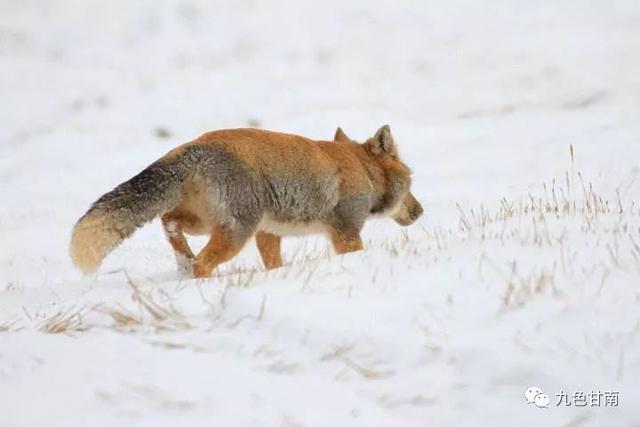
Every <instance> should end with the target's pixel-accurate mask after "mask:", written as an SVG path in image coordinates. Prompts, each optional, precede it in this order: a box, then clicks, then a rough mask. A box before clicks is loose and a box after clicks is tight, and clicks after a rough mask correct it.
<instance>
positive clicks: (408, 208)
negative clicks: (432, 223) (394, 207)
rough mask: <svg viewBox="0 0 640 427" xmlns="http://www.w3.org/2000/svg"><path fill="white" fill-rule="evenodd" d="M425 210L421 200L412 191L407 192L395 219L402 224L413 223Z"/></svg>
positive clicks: (394, 216)
mask: <svg viewBox="0 0 640 427" xmlns="http://www.w3.org/2000/svg"><path fill="white" fill-rule="evenodd" d="M423 212H424V209H422V205H421V204H420V202H419V201H418V200H417V199H416V198H415V197H414V196H413V194H411V193H407V194H406V196H404V198H403V199H402V204H401V205H400V208H399V209H398V211H397V212H396V213H395V214H394V215H393V219H394V220H395V221H396V222H397V223H398V224H400V225H402V226H407V225H411V224H413V223H414V222H416V220H417V219H418V218H420V216H421V215H422V213H423Z"/></svg>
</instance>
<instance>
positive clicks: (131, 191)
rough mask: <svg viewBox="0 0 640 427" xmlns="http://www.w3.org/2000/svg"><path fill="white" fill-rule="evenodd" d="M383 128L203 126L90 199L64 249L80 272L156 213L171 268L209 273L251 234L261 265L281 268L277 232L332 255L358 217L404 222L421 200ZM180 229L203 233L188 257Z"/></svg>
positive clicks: (352, 246)
mask: <svg viewBox="0 0 640 427" xmlns="http://www.w3.org/2000/svg"><path fill="white" fill-rule="evenodd" d="M410 185H411V173H410V170H409V168H408V167H407V166H406V165H405V164H404V163H402V161H400V158H399V157H398V151H397V149H396V144H395V142H394V140H393V137H392V135H391V130H390V128H389V126H387V125H385V126H382V127H381V128H380V129H379V130H378V131H377V132H376V133H375V135H374V136H373V137H371V138H369V139H368V140H367V141H365V142H364V143H358V142H355V141H353V140H351V139H350V138H348V137H347V136H346V134H345V133H344V132H343V131H342V129H340V128H338V129H337V131H336V133H335V137H334V141H313V140H310V139H308V138H305V137H302V136H297V135H290V134H286V133H278V132H270V131H266V130H259V129H229V130H217V131H212V132H207V133H205V134H203V135H202V136H200V137H199V138H197V139H196V140H194V141H191V142H188V143H186V144H183V145H181V146H179V147H177V148H175V149H173V150H171V151H169V152H168V153H167V154H166V155H164V156H163V157H161V158H160V159H159V160H157V161H155V162H154V163H152V164H151V165H149V166H148V167H147V168H146V169H144V170H143V171H142V172H140V173H139V174H138V175H136V176H134V177H133V178H131V179H130V180H128V181H126V182H124V183H122V184H120V185H118V186H117V187H116V188H115V189H114V190H112V191H110V192H108V193H106V194H104V195H103V196H102V197H100V198H99V199H98V200H97V201H96V202H95V203H93V204H92V205H91V207H90V208H89V210H88V211H87V213H85V214H84V215H83V216H82V217H81V218H80V220H79V221H78V222H77V223H76V225H75V226H74V228H73V233H72V237H71V245H70V253H71V258H72V260H73V262H74V264H75V265H76V266H77V267H78V268H79V269H80V270H82V271H83V272H87V273H88V272H93V271H95V270H97V269H98V267H99V266H100V263H101V262H102V260H103V259H104V258H105V257H106V256H107V255H108V254H109V253H110V252H111V251H112V250H113V249H114V248H115V247H116V246H118V245H119V244H120V243H121V242H122V241H123V240H124V239H126V238H127V237H129V236H131V235H132V234H133V232H134V231H135V230H136V228H138V227H141V226H142V225H144V224H145V223H147V222H149V221H151V220H152V219H154V218H156V217H157V216H160V218H161V221H162V226H163V228H164V231H165V234H166V236H167V239H168V240H169V243H170V244H171V246H172V247H173V250H174V252H175V254H176V258H177V261H178V267H179V268H180V269H183V270H186V271H187V272H188V273H190V274H192V275H193V276H195V277H209V276H211V273H212V272H213V270H214V269H215V268H216V266H218V265H219V264H220V263H222V262H225V261H228V260H230V259H231V258H233V257H234V256H235V255H236V254H237V253H238V252H239V251H240V250H241V249H242V247H243V246H244V244H245V243H246V242H247V240H248V239H250V238H251V237H252V236H254V235H255V237H256V243H257V246H258V250H259V252H260V255H261V257H262V260H263V263H264V265H265V267H266V268H267V269H271V268H276V267H280V266H281V265H282V257H281V254H280V239H281V236H286V235H299V234H307V233H325V234H327V235H328V236H329V238H330V239H331V242H332V244H333V247H334V249H335V251H336V252H337V253H338V254H344V253H347V252H352V251H357V250H360V249H362V248H363V246H362V240H361V238H360V230H361V229H362V227H363V225H364V223H365V221H366V220H367V218H370V217H372V216H376V215H382V216H391V217H392V218H393V219H394V220H395V221H396V222H397V223H399V224H400V225H403V226H406V225H410V224H412V223H413V222H415V221H416V219H418V217H419V216H420V215H421V214H422V206H421V205H420V203H419V202H418V201H417V200H416V198H415V197H414V196H413V195H412V194H411V192H410ZM185 233H187V234H191V235H209V236H210V239H209V241H208V243H207V244H206V245H205V246H204V248H203V249H202V250H201V251H200V252H199V253H198V254H197V255H195V254H194V253H193V252H192V251H191V248H190V247H189V244H188V242H187V239H186V238H185V235H184V234H185Z"/></svg>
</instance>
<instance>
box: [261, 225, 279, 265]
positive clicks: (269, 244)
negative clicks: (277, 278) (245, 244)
mask: <svg viewBox="0 0 640 427" xmlns="http://www.w3.org/2000/svg"><path fill="white" fill-rule="evenodd" d="M280 240H281V238H280V236H276V235H275V234H271V233H265V232H263V231H259V232H258V233H256V245H257V246H258V251H260V256H261V257H262V262H263V264H264V267H265V268H266V269H267V270H271V269H273V268H278V267H282V256H281V254H280Z"/></svg>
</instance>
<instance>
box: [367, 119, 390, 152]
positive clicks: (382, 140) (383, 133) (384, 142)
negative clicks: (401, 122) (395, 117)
mask: <svg viewBox="0 0 640 427" xmlns="http://www.w3.org/2000/svg"><path fill="white" fill-rule="evenodd" d="M367 142H368V143H369V145H370V146H371V151H372V152H373V154H375V155H379V154H382V153H386V154H389V155H391V156H395V155H396V154H397V151H396V146H395V143H394V142H393V136H391V128H390V127H389V125H384V126H382V127H381V128H380V129H378V131H377V132H376V134H375V135H374V136H373V138H371V139H369V141H367Z"/></svg>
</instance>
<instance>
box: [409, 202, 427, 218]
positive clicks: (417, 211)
mask: <svg viewBox="0 0 640 427" xmlns="http://www.w3.org/2000/svg"><path fill="white" fill-rule="evenodd" d="M423 213H424V209H422V205H414V206H413V207H412V208H411V210H410V211H409V216H410V217H411V220H412V221H415V220H417V219H418V218H420V216H421V215H422V214H423Z"/></svg>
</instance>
